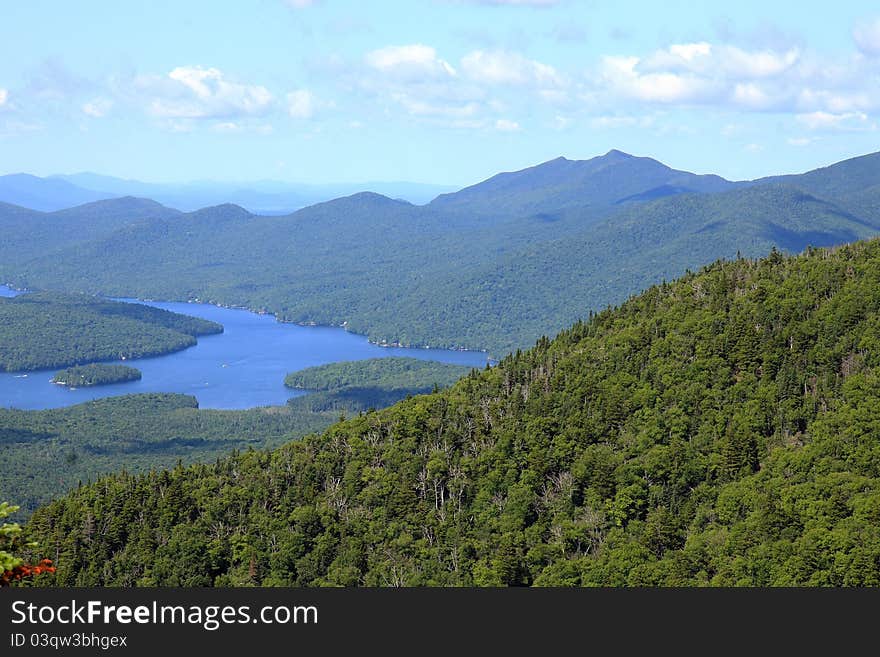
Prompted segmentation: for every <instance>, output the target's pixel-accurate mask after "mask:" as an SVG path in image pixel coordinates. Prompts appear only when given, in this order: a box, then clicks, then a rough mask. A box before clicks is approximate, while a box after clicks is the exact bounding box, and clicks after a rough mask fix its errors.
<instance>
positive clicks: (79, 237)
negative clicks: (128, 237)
mask: <svg viewBox="0 0 880 657" xmlns="http://www.w3.org/2000/svg"><path fill="white" fill-rule="evenodd" d="M179 214H180V213H179V212H178V211H177V210H174V209H171V208H166V207H164V206H162V205H160V204H159V203H156V202H155V201H151V200H149V199H139V198H131V197H124V198H115V199H107V200H102V201H94V202H91V203H87V204H85V205H80V206H77V207H75V208H69V209H66V210H57V211H55V212H39V211H36V210H30V209H27V208H22V207H19V206H15V205H8V204H3V203H0V233H2V234H3V240H0V263H12V262H19V261H21V260H30V259H32V258H36V257H39V256H43V255H45V254H48V253H52V252H53V251H55V250H56V249H60V248H70V247H72V246H74V245H76V244H82V243H84V242H89V241H91V240H96V239H100V238H102V237H105V236H108V235H111V234H113V233H114V232H115V231H117V230H120V229H122V228H124V227H125V226H128V225H131V224H133V223H137V222H140V221H145V220H150V219H168V218H171V217H175V216H177V215H179Z"/></svg>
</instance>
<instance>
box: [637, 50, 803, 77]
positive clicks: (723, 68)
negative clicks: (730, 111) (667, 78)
mask: <svg viewBox="0 0 880 657" xmlns="http://www.w3.org/2000/svg"><path fill="white" fill-rule="evenodd" d="M799 58H800V52H799V51H798V50H797V49H790V50H787V51H785V52H776V51H774V50H751V51H750V50H743V49H742V48H738V47H736V46H731V45H724V44H722V45H713V44H711V43H708V42H706V41H700V42H697V43H680V44H673V45H671V46H669V47H668V48H665V49H662V50H657V51H655V52H653V53H651V55H649V56H648V57H646V58H645V60H644V61H643V62H641V69H642V70H644V71H645V72H650V71H669V72H680V71H689V72H691V73H699V74H701V75H712V76H718V75H724V76H727V77H730V78H734V79H754V78H766V77H772V76H775V75H779V74H780V73H783V72H785V71H786V70H788V69H789V68H791V67H792V66H793V65H794V64H795V63H796V62H797V61H798V59H799Z"/></svg>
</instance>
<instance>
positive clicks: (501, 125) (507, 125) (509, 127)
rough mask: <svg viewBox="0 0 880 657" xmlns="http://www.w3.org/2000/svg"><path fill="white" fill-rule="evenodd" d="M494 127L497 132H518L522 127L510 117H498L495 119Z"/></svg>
mask: <svg viewBox="0 0 880 657" xmlns="http://www.w3.org/2000/svg"><path fill="white" fill-rule="evenodd" d="M495 129H496V130H498V131H499V132H519V131H520V130H521V129H522V128H520V125H519V123H517V122H516V121H511V120H510V119H498V120H497V121H495Z"/></svg>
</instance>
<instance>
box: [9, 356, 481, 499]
mask: <svg viewBox="0 0 880 657" xmlns="http://www.w3.org/2000/svg"><path fill="white" fill-rule="evenodd" d="M378 360H379V361H381V362H378V363H377V362H374V361H372V360H367V361H357V362H352V363H339V364H337V365H336V366H334V367H332V368H329V369H328V368H323V367H319V368H310V369H309V370H304V371H303V374H304V376H305V377H306V379H307V380H309V381H310V382H315V383H316V382H317V381H318V378H322V384H321V385H320V386H315V387H316V388H317V387H320V388H321V391H320V392H315V393H311V394H307V395H303V396H298V397H293V398H292V399H290V401H289V402H288V403H287V404H286V405H285V406H280V407H274V406H269V407H263V408H253V409H247V410H241V411H229V410H211V409H200V408H199V407H198V403H197V401H196V399H195V397H192V396H189V395H179V394H138V395H125V396H121V397H109V398H106V399H99V400H96V401H92V402H87V403H84V404H78V405H76V406H70V407H67V408H56V409H50V410H43V411H23V410H15V409H3V408H0V460H2V462H3V463H4V464H5V465H4V466H3V478H2V479H0V500H14V501H15V503H16V504H18V505H21V507H22V510H23V513H27V512H30V511H33V510H34V509H35V508H36V507H37V506H39V505H40V504H45V503H46V502H49V501H50V500H52V499H54V498H56V497H58V496H59V495H62V494H64V493H66V492H67V491H69V490H70V489H71V488H73V487H76V486H78V485H79V484H80V483H81V482H82V483H86V482H89V481H93V480H95V479H98V478H99V477H101V476H103V475H107V474H109V473H113V472H118V471H120V470H126V471H127V472H131V473H134V472H145V471H148V470H151V469H160V468H171V467H174V466H175V465H177V464H178V463H182V464H188V463H195V462H210V461H213V460H215V459H218V458H220V457H225V456H227V455H228V454H229V453H230V452H233V451H235V450H239V451H246V450H251V449H265V448H271V447H276V446H279V445H281V444H283V443H285V442H288V441H290V440H293V439H295V438H299V437H300V436H302V435H304V434H307V433H310V432H314V431H320V430H323V429H324V428H326V427H327V426H329V425H330V424H332V423H333V422H334V421H335V420H338V419H339V417H340V415H346V414H348V415H353V414H356V413H358V412H361V411H365V410H367V409H370V408H382V407H384V406H389V405H391V404H393V403H395V402H397V401H399V400H401V399H404V398H406V397H407V396H411V395H416V394H420V393H423V392H426V391H430V390H432V389H434V388H438V387H446V386H448V385H450V384H452V383H453V382H454V381H455V380H456V379H458V378H459V376H458V375H460V374H466V373H467V372H468V371H469V369H468V368H457V367H455V366H446V365H443V364H441V363H424V361H416V363H418V365H415V366H413V364H411V363H409V362H407V361H408V360H410V359H395V358H382V359H378ZM399 361H404V362H403V363H401V362H399ZM422 363H424V365H422ZM88 367H91V366H88ZM341 372H344V373H345V375H344V376H343V377H339V376H338V374H339V373H341ZM327 374H332V376H331V377H329V378H328V376H327Z"/></svg>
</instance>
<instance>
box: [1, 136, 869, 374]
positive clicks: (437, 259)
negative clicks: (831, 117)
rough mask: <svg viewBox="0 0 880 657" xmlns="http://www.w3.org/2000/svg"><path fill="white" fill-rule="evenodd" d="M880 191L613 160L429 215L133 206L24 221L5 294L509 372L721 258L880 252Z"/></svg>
mask: <svg viewBox="0 0 880 657" xmlns="http://www.w3.org/2000/svg"><path fill="white" fill-rule="evenodd" d="M878 178H880V154H878V153H874V154H872V155H866V156H863V157H859V158H853V159H852V160H847V161H845V162H841V163H838V164H835V165H833V166H830V167H825V168H822V169H818V170H816V171H813V172H810V173H806V174H802V175H798V176H783V177H777V178H768V179H764V180H760V181H754V182H751V183H734V182H730V181H726V180H724V179H722V178H720V177H718V176H697V175H694V174H691V173H688V172H685V171H678V170H675V169H671V168H670V167H667V166H665V165H663V164H661V163H660V162H657V161H656V160H653V159H650V158H646V157H633V156H630V155H626V154H624V153H620V152H617V151H611V152H609V153H608V154H606V155H603V156H601V157H596V158H593V159H590V160H584V161H572V160H566V159H564V158H559V159H556V160H552V161H550V162H546V163H544V164H541V165H538V166H535V167H531V168H529V169H524V170H522V171H518V172H513V173H505V174H499V175H497V176H494V177H492V178H490V179H489V180H487V181H484V182H482V183H479V184H477V185H474V186H472V187H468V188H466V189H463V190H461V191H459V192H456V193H454V194H447V195H443V196H441V197H439V198H438V199H436V200H435V201H434V202H432V203H430V204H428V205H425V206H414V205H411V204H409V203H406V202H402V201H395V200H392V199H389V198H386V197H383V196H380V195H378V194H371V193H361V194H355V195H353V196H350V197H346V198H340V199H336V200H333V201H329V202H326V203H320V204H317V205H314V206H311V207H307V208H303V209H301V210H298V211H297V212H295V213H293V214H290V215H287V216H277V217H268V216H267V217H261V216H255V215H252V214H250V213H248V212H247V211H245V210H243V209H242V208H239V207H237V206H233V205H222V206H218V207H214V208H206V209H203V210H199V211H197V212H192V213H187V214H180V213H174V212H173V211H170V210H168V209H167V208H162V207H161V206H156V204H153V205H152V206H145V204H144V202H143V201H139V200H137V199H128V200H126V199H116V200H114V201H104V202H98V203H92V204H89V206H84V208H85V209H82V210H79V209H77V208H73V209H71V210H66V211H64V213H66V214H65V216H64V219H65V221H64V222H60V221H59V217H57V216H56V215H58V214H59V213H52V214H51V215H43V214H42V213H33V212H31V215H33V216H32V217H30V215H28V211H26V210H24V209H22V208H13V207H12V206H7V207H5V208H4V207H0V230H3V231H4V234H10V235H14V236H15V244H14V245H13V246H11V247H9V248H8V249H7V248H6V247H5V246H4V245H0V280H3V281H8V282H12V283H13V284H15V285H17V286H18V287H27V288H42V289H57V290H68V291H77V292H88V293H92V294H100V295H103V296H110V297H116V296H139V297H144V298H152V299H167V300H179V301H186V300H193V299H198V300H201V301H205V302H211V303H222V304H224V305H229V306H241V307H247V308H250V309H252V310H258V311H263V312H268V313H271V314H274V315H276V316H277V317H278V318H279V319H282V320H284V321H290V322H298V323H317V324H323V325H331V326H345V327H346V328H347V329H348V330H350V331H353V332H356V333H360V334H364V335H367V336H369V338H370V339H371V340H373V341H374V342H377V343H379V344H401V345H404V346H432V347H448V348H460V347H465V348H469V349H484V350H488V352H489V353H490V354H491V355H492V356H493V357H496V358H499V357H501V356H503V355H505V354H507V353H509V352H511V351H514V350H516V349H517V348H527V347H529V346H531V345H533V344H534V343H535V341H536V340H537V339H538V338H539V337H540V336H541V335H545V334H546V335H553V334H555V333H556V332H557V331H559V330H560V329H562V328H564V327H566V326H570V325H572V324H573V323H574V322H576V321H578V320H580V319H584V318H586V317H587V316H588V314H589V312H590V311H591V310H592V311H594V312H595V311H600V310H602V309H604V308H605V307H607V306H608V305H609V304H619V303H621V302H623V301H624V300H625V299H626V298H627V297H628V296H629V295H631V294H633V293H636V292H639V291H641V290H644V289H645V288H647V287H648V286H650V285H652V284H657V283H661V282H662V281H663V280H672V279H673V278H677V277H678V276H681V275H682V274H684V273H685V271H686V270H687V269H688V268H691V269H696V268H698V267H700V266H703V265H705V264H706V263H708V262H712V261H714V260H716V259H718V258H728V259H730V258H734V257H736V255H737V253H741V254H742V255H743V256H747V257H758V256H763V255H766V254H767V253H769V251H770V249H771V248H772V247H776V248H777V249H779V250H781V251H785V252H790V253H798V252H800V251H802V250H803V249H804V248H805V247H806V246H807V245H812V246H830V245H834V244H841V243H845V242H851V241H855V240H859V239H866V238H869V237H872V236H874V235H876V234H878V232H880V219H878V215H877V208H878V207H880V187H878V186H877V184H876V181H877V180H878ZM126 204H129V205H131V206H132V207H131V209H130V210H127V209H126ZM80 212H82V213H85V214H86V215H88V217H89V221H86V220H85V219H84V218H82V217H80V216H79V213H80ZM28 217H30V219H28ZM114 218H115V220H114ZM50 219H51V221H52V222H55V223H64V225H80V224H82V225H84V226H87V227H88V229H87V230H84V231H83V233H82V237H81V238H79V240H78V241H77V242H76V243H75V244H70V243H69V241H68V242H67V243H66V242H64V241H63V240H60V239H59V240H56V239H55V238H54V237H53V236H52V235H46V234H44V233H43V232H42V231H40V230H37V229H33V230H31V229H27V230H22V227H23V226H24V227H28V226H44V225H45V224H46V221H47V220H50ZM59 234H61V233H60V231H59ZM47 240H49V242H48V243H49V244H50V245H51V248H49V247H47V246H46V244H47Z"/></svg>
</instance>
